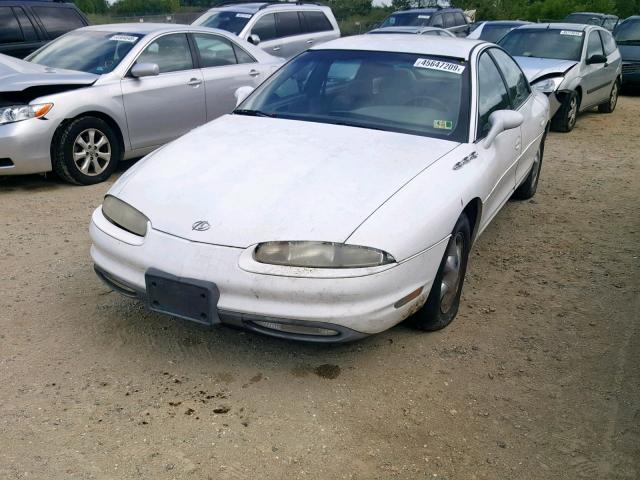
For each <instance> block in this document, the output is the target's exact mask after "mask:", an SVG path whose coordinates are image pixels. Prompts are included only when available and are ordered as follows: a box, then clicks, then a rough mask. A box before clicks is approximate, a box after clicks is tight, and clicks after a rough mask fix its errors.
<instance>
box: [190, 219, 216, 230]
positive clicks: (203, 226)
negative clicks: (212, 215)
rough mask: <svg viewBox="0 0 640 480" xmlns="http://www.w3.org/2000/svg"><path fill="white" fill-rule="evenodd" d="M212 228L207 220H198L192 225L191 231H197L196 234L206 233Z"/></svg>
mask: <svg viewBox="0 0 640 480" xmlns="http://www.w3.org/2000/svg"><path fill="white" fill-rule="evenodd" d="M210 228H211V225H210V224H209V222H207V221H206V220H198V221H197V222H195V223H194V224H193V225H191V230H195V231H196V232H205V231H207V230H209V229H210Z"/></svg>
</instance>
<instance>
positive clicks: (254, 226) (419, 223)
mask: <svg viewBox="0 0 640 480" xmlns="http://www.w3.org/2000/svg"><path fill="white" fill-rule="evenodd" d="M249 91H250V89H249V88H242V89H239V90H238V91H237V92H236V95H237V97H238V99H239V102H242V103H241V104H240V105H239V107H238V108H237V109H236V110H235V112H234V113H233V114H231V115H226V116H223V117H221V118H220V119H218V120H215V121H213V122H210V123H208V124H206V125H204V126H201V127H199V128H197V129H196V130H193V131H192V132H190V133H189V134H187V135H185V136H183V137H182V138H180V139H178V140H176V141H174V142H173V143H171V144H169V145H167V146H165V147H164V148H162V149H160V150H158V151H156V152H154V153H152V154H151V155H149V156H147V157H146V158H145V159H143V160H141V161H140V162H138V164H137V165H135V166H134V167H133V168H131V169H130V170H129V171H127V172H126V173H125V174H124V175H123V176H122V177H121V178H120V179H119V180H118V181H117V182H116V183H115V185H114V186H113V187H112V188H111V190H110V191H109V192H108V193H107V195H106V197H105V199H104V202H103V204H102V205H101V206H100V207H99V208H98V209H96V211H95V212H94V214H93V218H92V222H91V238H92V240H93V245H92V247H91V255H92V257H93V260H94V262H95V269H96V272H97V273H98V275H99V276H100V277H101V278H102V279H103V280H104V281H105V282H106V283H107V284H108V285H110V286H111V287H112V288H114V289H116V290H118V291H120V292H121V293H123V294H126V295H129V296H132V297H137V298H139V299H142V300H144V301H145V302H146V304H147V306H148V307H149V308H150V309H152V310H154V311H158V312H163V313H166V314H170V315H173V316H177V317H181V318H185V319H189V320H193V321H196V322H200V323H203V324H207V325H213V324H218V323H222V324H230V325H235V326H240V327H244V328H247V329H250V330H254V331H258V332H261V333H264V334H268V335H273V336H277V337H287V338H292V339H298V340H307V341H318V342H321V341H324V342H327V341H347V340H354V339H357V338H360V337H363V336H366V335H370V334H375V333H377V332H381V331H383V330H385V329H388V328H390V327H392V326H394V325H396V324H397V323H399V322H401V321H403V320H404V319H406V318H409V317H411V319H412V321H413V323H414V324H415V325H416V326H417V327H418V328H420V329H422V330H436V329H440V328H443V327H445V326H446V325H448V324H449V323H450V322H451V321H452V320H453V319H454V317H455V315H456V313H457V310H458V305H459V301H460V294H461V291H462V285H463V281H464V276H465V271H466V267H467V260H468V258H469V250H470V248H471V245H472V243H473V242H474V241H475V239H476V238H477V237H478V235H480V233H481V232H482V231H483V230H484V229H485V228H486V227H487V225H488V224H489V222H490V221H491V220H492V219H493V218H494V216H495V215H496V214H497V213H498V211H499V210H500V208H502V206H503V205H504V204H505V203H506V202H507V200H509V198H511V197H512V196H515V197H516V198H521V199H525V198H530V197H531V196H533V195H534V193H535V191H536V187H537V184H538V178H539V174H540V168H541V164H542V156H543V151H544V139H545V134H546V131H547V126H548V123H549V103H548V100H547V98H546V96H545V95H544V94H542V93H537V92H534V91H532V90H531V88H530V86H529V82H527V80H526V78H525V77H524V75H523V73H522V71H521V70H520V68H519V67H518V65H517V64H516V63H515V62H514V61H513V59H512V58H511V57H510V56H509V55H508V54H506V53H505V52H504V51H503V50H502V49H500V47H497V46H496V45H493V44H489V43H484V42H480V41H471V40H465V39H455V38H442V39H440V40H439V41H438V42H424V39H422V38H420V37H419V36H412V35H362V36H357V37H349V38H343V39H339V40H335V41H332V42H329V43H326V44H323V45H321V46H318V47H314V48H312V49H311V50H309V51H307V52H306V53H303V54H302V55H300V56H298V57H296V58H295V59H294V60H292V61H291V62H289V63H288V64H287V65H285V66H284V67H283V68H281V69H280V70H279V71H278V72H276V74H274V76H272V77H271V78H270V79H269V80H267V81H266V82H265V83H264V84H263V85H261V86H260V87H258V88H257V89H256V90H255V91H254V92H253V93H250V94H249ZM248 94H249V96H248V98H243V97H246V96H247V95H248Z"/></svg>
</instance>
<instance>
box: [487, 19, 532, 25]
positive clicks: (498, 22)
mask: <svg viewBox="0 0 640 480" xmlns="http://www.w3.org/2000/svg"><path fill="white" fill-rule="evenodd" d="M480 23H484V24H486V25H531V24H532V23H531V22H527V21H526V20H487V21H485V22H480Z"/></svg>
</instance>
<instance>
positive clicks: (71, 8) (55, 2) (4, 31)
mask: <svg viewBox="0 0 640 480" xmlns="http://www.w3.org/2000/svg"><path fill="white" fill-rule="evenodd" d="M87 25H89V21H88V20H87V17H85V16H84V14H83V13H82V12H81V11H80V10H78V8H77V7H76V6H75V5H74V4H73V3H66V2H63V1H61V0H27V1H17V0H0V53H4V54H5V55H11V56H13V57H18V58H23V57H26V56H27V55H29V54H30V53H31V52H33V51H34V50H37V49H38V48H40V47H41V46H42V45H44V44H45V43H47V42H49V41H51V40H53V39H54V38H56V37H59V36H60V35H62V34H64V33H67V32H68V31H70V30H75V29H76V28H80V27H85V26H87Z"/></svg>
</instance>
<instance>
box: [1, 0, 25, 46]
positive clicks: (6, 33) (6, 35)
mask: <svg viewBox="0 0 640 480" xmlns="http://www.w3.org/2000/svg"><path fill="white" fill-rule="evenodd" d="M23 40H24V37H23V36H22V30H21V29H20V24H19V23H18V19H17V18H16V16H15V15H14V14H13V10H12V9H11V7H0V43H15V42H21V41H23Z"/></svg>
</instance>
